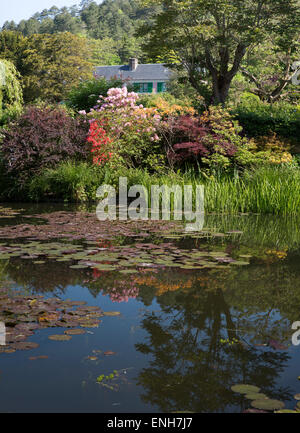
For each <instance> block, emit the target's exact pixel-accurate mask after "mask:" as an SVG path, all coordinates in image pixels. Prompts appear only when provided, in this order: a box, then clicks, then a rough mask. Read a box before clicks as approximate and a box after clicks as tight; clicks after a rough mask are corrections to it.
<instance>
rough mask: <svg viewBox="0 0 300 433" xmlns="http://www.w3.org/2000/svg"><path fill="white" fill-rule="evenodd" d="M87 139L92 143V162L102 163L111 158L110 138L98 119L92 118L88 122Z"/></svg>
mask: <svg viewBox="0 0 300 433" xmlns="http://www.w3.org/2000/svg"><path fill="white" fill-rule="evenodd" d="M87 141H88V142H89V143H91V144H92V149H91V152H92V153H93V163H94V164H96V165H103V164H105V163H106V162H107V161H108V160H109V159H110V158H111V156H112V152H110V145H111V139H110V138H109V137H108V136H107V135H106V131H105V129H103V128H102V124H101V122H100V121H98V120H94V121H92V122H91V123H90V130H89V135H88V138H87Z"/></svg>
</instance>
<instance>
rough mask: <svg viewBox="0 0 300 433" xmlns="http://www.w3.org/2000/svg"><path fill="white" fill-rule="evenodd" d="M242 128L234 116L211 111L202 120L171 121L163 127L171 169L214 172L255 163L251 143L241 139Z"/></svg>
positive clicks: (215, 109) (190, 118) (182, 118)
mask: <svg viewBox="0 0 300 433" xmlns="http://www.w3.org/2000/svg"><path fill="white" fill-rule="evenodd" d="M241 130H242V128H241V127H240V126H239V124H238V123H237V122H236V121H234V120H233V118H232V116H231V114H230V113H229V112H228V111H226V110H224V109H222V108H220V107H210V109H209V111H205V112H204V113H203V115H202V116H200V117H199V116H198V117H191V116H179V117H177V118H169V119H168V120H167V121H166V122H164V124H162V135H163V136H164V139H165V142H166V144H167V148H168V149H167V155H168V160H169V162H170V164H171V166H174V165H179V166H182V165H184V164H186V163H192V165H194V166H197V165H202V166H203V165H204V166H205V165H206V166H208V167H210V168H211V169H213V170H218V169H227V168H232V167H243V166H247V165H251V164H253V163H255V162H256V157H255V156H254V154H253V153H252V152H251V151H252V150H254V149H253V147H254V144H253V143H252V142H249V140H247V139H245V138H242V137H241V135H240V133H241Z"/></svg>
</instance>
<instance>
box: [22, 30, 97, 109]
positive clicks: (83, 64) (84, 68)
mask: <svg viewBox="0 0 300 433" xmlns="http://www.w3.org/2000/svg"><path fill="white" fill-rule="evenodd" d="M89 57H90V52H89V47H88V44H87V40H86V39H85V38H82V37H78V36H76V35H73V34H71V33H68V32H65V33H57V34H53V35H49V34H45V35H32V36H31V37H29V38H28V40H27V44H26V49H25V50H24V51H23V62H22V75H23V82H24V99H25V101H26V102H30V101H33V100H35V99H37V98H41V99H43V100H47V101H60V100H62V99H63V98H64V97H65V95H66V94H67V93H68V91H69V90H70V89H71V87H72V86H74V85H76V84H77V83H78V82H79V81H80V80H86V79H89V78H91V77H92V64H91V63H90V62H89V61H88V60H87V59H88V58H89Z"/></svg>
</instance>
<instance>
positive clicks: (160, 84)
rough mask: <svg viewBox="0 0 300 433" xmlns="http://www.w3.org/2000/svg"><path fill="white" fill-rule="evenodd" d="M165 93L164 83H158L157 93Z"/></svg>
mask: <svg viewBox="0 0 300 433" xmlns="http://www.w3.org/2000/svg"><path fill="white" fill-rule="evenodd" d="M162 91H163V83H157V93H159V92H162Z"/></svg>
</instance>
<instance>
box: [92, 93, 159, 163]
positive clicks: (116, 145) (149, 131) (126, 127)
mask: <svg viewBox="0 0 300 433" xmlns="http://www.w3.org/2000/svg"><path fill="white" fill-rule="evenodd" d="M137 99H138V94H137V93H134V92H130V93H128V91H127V88H126V87H124V88H111V89H109V91H108V92H107V96H106V97H103V96H100V97H99V100H98V104H99V105H98V106H95V107H94V108H93V109H91V111H90V112H89V114H88V117H89V118H90V127H91V129H92V130H90V135H89V136H90V137H92V135H93V134H95V128H96V124H97V125H98V126H99V125H101V127H102V128H103V129H104V130H105V133H106V135H107V137H109V140H110V141H109V142H108V141H107V142H105V143H103V135H102V138H101V137H100V141H99V143H98V144H99V145H98V149H103V150H104V148H105V152H103V153H104V154H105V155H106V157H107V155H109V154H110V157H109V158H106V159H107V160H108V162H109V164H110V165H111V166H112V167H114V168H115V167H118V166H120V165H123V166H124V165H125V166H127V167H128V168H136V167H144V168H149V169H157V168H158V167H162V166H163V162H164V156H163V154H162V151H161V147H160V144H159V136H158V134H157V129H158V125H159V123H160V119H161V118H160V115H159V114H158V113H157V111H156V110H155V108H144V107H143V105H141V104H140V105H137V104H136V101H137ZM95 122H97V123H95ZM93 128H94V129H93ZM99 133H100V134H101V133H102V134H104V133H103V131H102V132H101V131H100V130H99ZM95 140H96V141H97V139H96V138H95ZM101 140H102V141H101ZM94 144H95V143H94ZM108 144H110V146H111V150H109V148H108V147H109V146H107V145H108ZM95 145H96V144H95ZM101 151H102V150H101ZM107 152H108V153H107Z"/></svg>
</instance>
